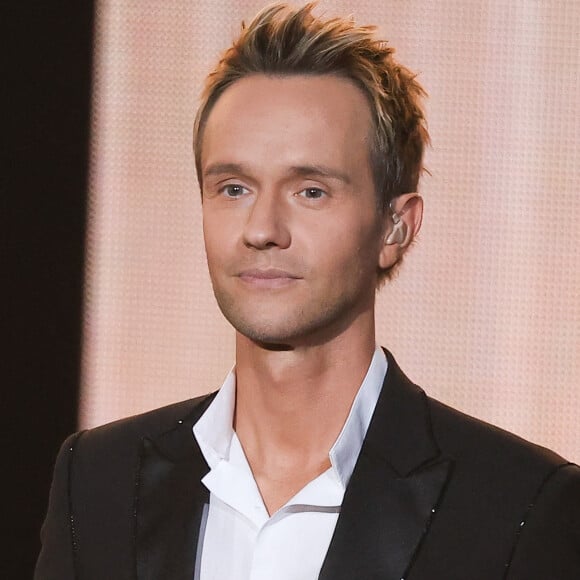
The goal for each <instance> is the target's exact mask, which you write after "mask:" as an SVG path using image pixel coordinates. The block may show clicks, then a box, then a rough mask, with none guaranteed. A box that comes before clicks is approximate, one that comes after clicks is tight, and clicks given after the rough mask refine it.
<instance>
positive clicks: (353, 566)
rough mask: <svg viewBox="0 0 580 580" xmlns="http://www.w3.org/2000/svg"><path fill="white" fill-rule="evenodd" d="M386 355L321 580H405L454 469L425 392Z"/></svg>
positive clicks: (391, 357)
mask: <svg viewBox="0 0 580 580" xmlns="http://www.w3.org/2000/svg"><path fill="white" fill-rule="evenodd" d="M387 358H388V364H389V370H388V372H387V376H386V378H385V383H384V385H383V390H382V392H381V395H380V397H379V401H378V403H377V407H376V409H375V413H374V415H373V418H372V420H371V424H370V426H369V430H368V433H367V436H366V439H365V442H364V444H363V447H362V450H361V453H360V455H359V458H358V461H357V464H356V466H355V470H354V472H353V475H352V478H351V480H350V482H349V485H348V487H347V490H346V493H345V497H344V501H343V504H342V508H341V513H340V516H339V518H338V522H337V525H336V529H335V532H334V535H333V538H332V540H331V543H330V547H329V549H328V552H327V555H326V559H325V561H324V564H323V567H322V570H321V573H320V576H319V578H320V580H351V579H352V578H381V579H384V580H400V579H404V578H405V576H406V574H407V573H408V572H409V570H410V568H411V566H412V564H413V561H414V559H415V558H416V556H417V554H418V552H419V549H420V547H421V542H422V541H423V539H424V537H425V536H426V534H427V533H428V531H429V526H430V524H431V521H432V519H433V517H434V515H435V513H436V511H437V508H438V505H439V503H440V501H441V499H442V497H443V493H444V491H445V487H446V483H447V481H448V480H449V477H450V475H451V467H452V462H451V461H450V460H449V459H446V458H445V457H443V456H442V455H441V452H440V450H439V447H438V445H437V442H436V440H435V437H434V435H433V430H432V426H431V417H430V411H429V402H428V399H427V396H426V395H425V393H424V392H423V391H422V390H421V389H420V388H419V387H417V386H416V385H414V384H413V383H411V381H409V379H408V378H407V377H406V376H405V375H404V374H403V372H402V371H401V369H400V368H399V366H398V365H397V363H396V362H395V360H394V358H393V356H392V355H391V354H390V353H389V352H387Z"/></svg>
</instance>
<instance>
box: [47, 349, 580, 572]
mask: <svg viewBox="0 0 580 580" xmlns="http://www.w3.org/2000/svg"><path fill="white" fill-rule="evenodd" d="M388 358H389V370H388V373H387V377H386V380H385V384H384V386H383V390H382V392H381V395H380V398H379V401H378V404H377V408H376V410H375V413H374V415H373V419H372V421H371V424H370V427H369V430H368V433H367V436H366V438H365V441H364V444H363V447H362V450H361V453H360V456H359V458H358V461H357V464H356V467H355V469H354V472H353V475H352V478H351V480H350V482H349V484H348V487H347V490H346V493H345V496H344V501H343V505H342V509H341V513H340V516H339V518H338V522H337V525H336V529H335V532H334V535H333V538H332V541H331V543H330V547H329V550H328V552H327V555H326V559H325V561H324V564H323V567H322V570H321V572H320V576H319V578H320V579H321V580H371V579H373V580H374V579H377V580H378V579H381V580H400V579H405V580H431V579H434V580H438V579H442V580H443V579H444V580H495V579H497V580H499V579H510V580H515V579H517V580H578V579H579V578H580V468H579V467H578V466H576V465H573V464H570V463H567V462H566V461H564V460H563V459H562V458H561V457H559V456H557V455H555V454H554V453H552V452H550V451H548V450H546V449H543V448H540V447H537V446H535V445H532V444H530V443H527V442H525V441H523V440H521V439H519V438H517V437H515V436H514V435H511V434H509V433H506V432H505V431H502V430H500V429H497V428H495V427H492V426H490V425H487V424H485V423H482V422H481V421H478V420H476V419H473V418H471V417H468V416H466V415H463V414H461V413H459V412H457V411H455V410H453V409H451V408H449V407H447V406H445V405H443V404H441V403H439V402H437V401H435V400H433V399H430V398H429V397H427V396H426V395H425V393H424V392H423V391H422V390H421V389H420V388H419V387H417V386H416V385H414V384H412V383H411V382H410V381H409V380H408V379H407V378H406V377H405V376H404V374H403V373H402V372H401V370H400V369H399V368H398V366H397V365H396V363H395V361H394V360H393V358H392V356H391V355H390V354H388ZM212 399H213V396H212V395H209V396H205V397H200V398H197V399H193V400H191V401H186V402H183V403H178V404H176V405H172V406H169V407H165V408H163V409H158V410H156V411H152V412H150V413H146V414H144V415H139V416H137V417H132V418H129V419H124V420H122V421H117V422H115V423H112V424H110V425H105V426H103V427H99V428H96V429H92V430H89V431H85V432H82V433H80V434H75V435H73V436H71V437H70V438H69V439H68V440H67V441H66V442H65V443H64V445H63V447H62V449H61V451H60V453H59V456H58V460H57V463H56V467H55V475H54V481H53V485H52V489H51V494H50V502H49V508H48V515H47V517H46V521H45V523H44V526H43V528H42V532H41V536H42V544H43V547H42V551H41V554H40V557H39V560H38V564H37V569H36V573H35V578H36V580H72V579H73V578H74V579H79V580H105V579H106V580H129V579H132V580H134V579H138V580H192V579H193V574H194V567H195V562H196V553H197V551H198V549H199V540H200V538H199V536H200V533H199V530H200V524H201V521H202V513H203V510H204V505H205V504H207V503H208V500H209V497H208V492H207V490H206V489H205V487H204V486H203V484H201V482H200V480H201V478H202V477H203V476H204V475H205V474H206V473H207V471H208V466H207V464H206V463H205V461H204V459H203V456H202V454H201V452H200V450H199V447H198V446H197V443H196V441H195V438H194V437H193V435H192V431H191V430H192V426H193V424H194V423H195V422H196V421H197V420H198V418H199V417H200V416H201V414H202V413H203V411H204V410H205V409H206V408H207V406H208V405H209V403H210V402H211V400H212ZM224 557H227V554H226V555H224ZM224 580H226V579H224ZM273 580H275V579H273Z"/></svg>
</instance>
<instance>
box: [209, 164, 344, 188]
mask: <svg viewBox="0 0 580 580" xmlns="http://www.w3.org/2000/svg"><path fill="white" fill-rule="evenodd" d="M224 173H237V174H243V175H248V172H247V170H246V169H244V166H243V165H240V164H239V163H212V164H211V165H209V166H208V167H207V168H206V169H205V171H204V172H203V175H204V177H206V176H209V175H223V174H224ZM289 173H290V174H291V175H293V176H298V177H326V178H331V179H337V180H339V181H342V182H343V183H346V184H349V185H350V183H351V179H350V177H349V176H348V175H347V174H346V173H343V172H342V171H338V170H336V169H333V168H332V167H327V166H325V165H295V166H293V167H290V169H289Z"/></svg>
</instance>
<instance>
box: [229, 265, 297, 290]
mask: <svg viewBox="0 0 580 580" xmlns="http://www.w3.org/2000/svg"><path fill="white" fill-rule="evenodd" d="M238 278H239V279H240V280H241V281H242V282H244V283H245V284H248V285H250V286H254V287H257V288H281V287H284V286H288V285H289V284H292V283H294V282H296V281H297V280H300V279H301V278H300V276H297V275H296V274H293V273H292V272H288V271H286V270H280V269H278V268H266V269H259V268H251V269H248V270H242V271H241V272H240V273H239V274H238Z"/></svg>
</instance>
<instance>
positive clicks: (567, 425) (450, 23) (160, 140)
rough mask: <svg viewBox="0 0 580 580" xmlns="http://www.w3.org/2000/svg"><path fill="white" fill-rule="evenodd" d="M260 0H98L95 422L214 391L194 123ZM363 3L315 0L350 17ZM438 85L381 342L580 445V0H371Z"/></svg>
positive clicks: (419, 370)
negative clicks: (408, 245)
mask: <svg viewBox="0 0 580 580" xmlns="http://www.w3.org/2000/svg"><path fill="white" fill-rule="evenodd" d="M264 4H265V3H264V2H235V3H234V2H231V3H229V2H219V3H218V2H209V1H198V2H184V1H177V0H172V1H166V2H163V3H161V2H156V1H153V0H150V1H144V0H139V1H137V0H134V1H129V0H123V1H121V0H117V1H116V2H112V1H104V0H103V1H101V2H100V3H99V10H98V17H97V20H98V26H97V35H96V36H97V43H96V55H97V58H96V66H95V93H94V106H93V111H94V114H93V145H92V177H91V196H90V197H91V201H90V208H91V209H90V215H89V230H90V231H89V240H88V242H89V250H88V260H87V279H86V316H85V319H86V322H85V344H84V363H83V364H84V381H83V382H84V384H83V400H82V422H83V423H84V425H95V424H99V423H103V422H105V421H108V420H111V419H114V418H117V417H121V416H125V415H128V414H132V413H135V412H138V411H142V410H145V409H150V408H153V407H155V406H159V405H162V404H165V403H168V402H171V401H174V400H178V399H183V398H187V397H190V396H193V395H195V394H199V393H204V392H208V391H209V390H212V389H213V388H215V387H217V386H219V384H220V383H221V380H222V378H223V375H224V374H225V373H226V372H227V370H228V369H229V367H230V365H231V363H232V361H233V359H232V357H233V344H234V342H233V332H232V331H231V330H230V329H229V328H228V326H227V324H226V323H225V322H224V321H223V320H222V318H221V315H220V314H219V312H218V310H217V306H216V305H215V301H214V299H213V296H212V293H211V287H210V284H209V278H208V275H207V272H206V267H205V261H204V250H203V244H202V236H201V220H200V202H199V191H198V188H197V183H196V180H195V172H194V167H193V158H192V153H191V125H192V119H193V116H194V113H195V109H196V105H197V98H198V95H199V92H200V89H201V85H202V82H203V78H204V76H205V74H206V73H207V71H208V70H209V68H210V67H211V66H212V65H213V63H214V62H215V61H216V59H217V57H218V56H219V54H220V52H221V51H222V50H223V49H224V48H225V47H227V45H228V44H229V42H230V41H231V39H232V38H233V37H234V36H235V34H236V32H237V30H238V25H239V22H240V21H241V20H242V19H243V18H245V19H246V20H247V19H250V18H251V17H252V16H253V14H254V13H255V12H256V11H257V10H258V9H259V8H261V7H262V6H263V5H264ZM350 6H351V4H350V3H347V2H333V3H332V2H322V3H321V4H320V6H319V8H318V11H319V12H326V13H327V14H329V15H336V14H348V13H350V12H351V8H350ZM355 17H356V19H357V21H358V22H359V23H361V24H367V23H375V24H377V25H378V27H379V31H380V34H381V36H382V37H383V38H386V39H388V40H389V41H390V42H391V43H392V44H393V45H394V46H395V47H396V48H397V50H398V55H399V58H400V59H401V61H402V62H404V63H405V64H407V65H408V66H410V67H411V68H413V69H414V70H416V71H418V72H419V73H420V79H421V81H422V82H423V84H424V85H425V87H426V88H427V90H428V92H429V93H430V99H429V101H428V105H427V107H428V114H429V125H430V131H431V135H432V140H433V147H432V149H431V150H430V151H429V153H428V159H427V162H428V166H429V169H430V171H431V173H432V175H431V176H426V178H425V179H424V181H423V184H422V193H423V194H424V197H425V209H426V214H425V220H424V225H423V230H422V232H421V236H420V239H419V241H418V243H417V244H416V245H415V247H414V248H413V249H412V251H411V252H410V254H409V256H408V257H407V260H406V264H405V265H404V267H403V268H402V271H401V274H400V276H399V278H398V279H396V280H395V281H394V282H393V283H391V284H390V285H388V286H386V287H385V288H384V289H383V290H382V291H381V294H380V297H379V308H378V337H379V341H380V342H381V343H382V344H384V345H386V346H388V347H389V348H391V349H392V350H393V352H394V353H395V354H396V356H397V357H398V358H399V360H400V362H401V364H402V365H403V367H404V368H405V369H406V371H407V373H408V374H409V375H410V376H411V377H412V378H413V379H414V380H416V381H417V382H418V383H420V384H422V385H423V386H425V387H426V388H427V389H428V390H429V392H430V393H432V394H434V395H436V396H438V397H439V398H441V399H443V400H444V401H446V402H448V403H449V404H451V405H454V406H457V407H459V408H460V409H462V410H464V411H466V412H468V413H471V414H474V415H476V416H478V417H481V418H483V419H485V420H488V421H491V422H494V423H497V424H499V425H501V426H503V427H505V428H508V429H510V430H513V431H515V432H516V433H518V434H520V435H522V436H524V437H526V438H529V439H532V440H534V441H537V442H539V443H541V444H544V445H547V446H549V447H553V448H555V449H556V450H557V451H559V452H560V453H562V454H565V455H567V456H568V457H570V458H572V459H575V460H576V461H579V460H580V421H579V417H580V397H579V396H578V393H579V387H578V385H579V383H580V300H579V294H580V292H579V289H580V251H579V247H580V233H579V232H580V228H579V226H578V224H579V223H580V196H579V195H578V186H579V185H580V150H579V147H580V146H579V138H580V131H579V128H580V116H579V113H578V105H577V95H578V94H580V55H579V53H580V49H579V44H578V30H580V5H577V4H576V3H572V2H568V3H565V2H529V1H525V0H521V1H514V2H509V3H505V2H503V0H497V1H489V2H464V1H459V0H456V1H451V0H443V1H437V2H435V1H427V0H421V1H407V2H404V3H403V2H398V1H395V0H390V1H381V2H379V1H378V0H376V1H375V2H369V1H366V2H365V1H361V2H358V3H357V9H356V14H355Z"/></svg>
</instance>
